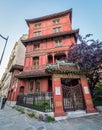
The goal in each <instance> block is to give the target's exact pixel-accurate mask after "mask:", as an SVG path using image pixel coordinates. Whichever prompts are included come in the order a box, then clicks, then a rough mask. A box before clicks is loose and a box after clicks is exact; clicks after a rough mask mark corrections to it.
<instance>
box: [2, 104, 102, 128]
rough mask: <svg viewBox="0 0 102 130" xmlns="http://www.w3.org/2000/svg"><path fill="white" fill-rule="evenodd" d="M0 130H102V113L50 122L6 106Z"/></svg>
mask: <svg viewBox="0 0 102 130" xmlns="http://www.w3.org/2000/svg"><path fill="white" fill-rule="evenodd" d="M0 130H102V114H98V115H92V116H87V117H80V118H75V119H66V120H61V121H54V122H50V123H49V122H43V121H39V120H37V119H35V118H30V117H28V115H26V114H21V113H20V112H18V111H17V110H15V109H13V108H11V107H8V106H5V108H4V109H3V110H0Z"/></svg>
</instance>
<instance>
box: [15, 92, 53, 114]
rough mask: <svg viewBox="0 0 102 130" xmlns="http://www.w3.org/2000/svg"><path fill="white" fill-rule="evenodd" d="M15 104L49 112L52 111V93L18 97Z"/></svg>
mask: <svg viewBox="0 0 102 130" xmlns="http://www.w3.org/2000/svg"><path fill="white" fill-rule="evenodd" d="M16 104H17V105H20V106H24V107H28V108H31V109H36V110H38V111H43V112H51V111H53V93H52V92H46V93H44V92H41V93H34V94H23V95H18V97H17V102H16Z"/></svg>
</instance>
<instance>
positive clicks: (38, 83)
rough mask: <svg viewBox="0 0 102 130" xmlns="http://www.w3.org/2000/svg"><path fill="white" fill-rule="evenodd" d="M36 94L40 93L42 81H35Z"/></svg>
mask: <svg viewBox="0 0 102 130" xmlns="http://www.w3.org/2000/svg"><path fill="white" fill-rule="evenodd" d="M35 92H40V80H39V79H36V80H35Z"/></svg>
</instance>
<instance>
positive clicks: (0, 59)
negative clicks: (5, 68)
mask: <svg viewBox="0 0 102 130" xmlns="http://www.w3.org/2000/svg"><path fill="white" fill-rule="evenodd" d="M0 37H1V38H3V39H4V40H5V41H6V42H5V46H4V49H3V52H2V54H1V57H0V65H1V62H2V58H3V56H4V52H5V48H6V45H7V42H8V38H9V37H7V38H5V37H3V36H2V35H1V34H0Z"/></svg>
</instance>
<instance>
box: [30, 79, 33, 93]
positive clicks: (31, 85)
mask: <svg viewBox="0 0 102 130" xmlns="http://www.w3.org/2000/svg"><path fill="white" fill-rule="evenodd" d="M33 83H34V80H30V81H29V92H30V93H32V92H33Z"/></svg>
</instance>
